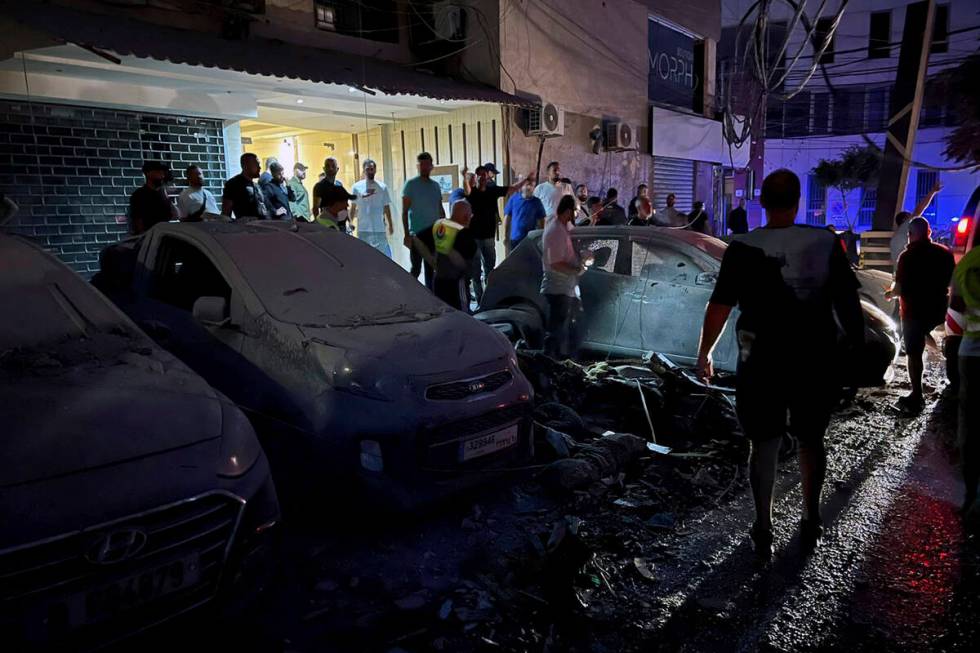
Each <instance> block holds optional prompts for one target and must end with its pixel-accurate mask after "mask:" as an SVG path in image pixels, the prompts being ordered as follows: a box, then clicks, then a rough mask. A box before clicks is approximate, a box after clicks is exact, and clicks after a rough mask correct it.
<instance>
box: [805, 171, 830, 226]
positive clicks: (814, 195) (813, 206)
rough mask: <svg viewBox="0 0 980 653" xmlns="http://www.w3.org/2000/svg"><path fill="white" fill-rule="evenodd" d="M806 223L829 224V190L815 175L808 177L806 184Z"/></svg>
mask: <svg viewBox="0 0 980 653" xmlns="http://www.w3.org/2000/svg"><path fill="white" fill-rule="evenodd" d="M806 223H807V224H812V225H818V226H821V227H822V226H824V225H825V224H827V189H826V188H825V187H824V185H823V184H822V183H820V180H819V179H817V176H816V175H814V174H811V175H809V176H808V178H807V184H806Z"/></svg>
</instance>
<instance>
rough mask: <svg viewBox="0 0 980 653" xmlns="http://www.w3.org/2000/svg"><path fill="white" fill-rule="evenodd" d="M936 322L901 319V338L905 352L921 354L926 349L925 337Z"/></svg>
mask: <svg viewBox="0 0 980 653" xmlns="http://www.w3.org/2000/svg"><path fill="white" fill-rule="evenodd" d="M937 326H939V325H938V324H933V323H932V321H931V320H919V319H915V318H903V319H902V340H903V341H904V342H905V353H906V354H907V355H909V356H913V357H915V356H922V352H924V351H925V350H926V337H927V336H928V335H929V334H930V333H931V332H932V330H933V329H935V328H936V327H937Z"/></svg>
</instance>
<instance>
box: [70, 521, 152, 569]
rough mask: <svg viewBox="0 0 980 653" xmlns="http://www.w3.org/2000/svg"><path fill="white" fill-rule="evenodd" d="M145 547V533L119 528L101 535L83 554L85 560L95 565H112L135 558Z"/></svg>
mask: <svg viewBox="0 0 980 653" xmlns="http://www.w3.org/2000/svg"><path fill="white" fill-rule="evenodd" d="M144 546H146V533H144V532H143V531H141V530H139V529H136V528H121V529H119V530H115V531H110V532H108V533H103V534H102V535H101V536H100V537H99V538H98V539H97V540H96V541H95V542H94V543H93V544H92V546H91V547H90V548H89V550H88V551H87V552H86V553H85V559H86V560H88V561H89V562H91V563H93V564H96V565H113V564H116V563H117V562H122V561H124V560H129V559H130V558H133V557H135V556H136V555H138V554H139V552H140V551H142V550H143V547H144Z"/></svg>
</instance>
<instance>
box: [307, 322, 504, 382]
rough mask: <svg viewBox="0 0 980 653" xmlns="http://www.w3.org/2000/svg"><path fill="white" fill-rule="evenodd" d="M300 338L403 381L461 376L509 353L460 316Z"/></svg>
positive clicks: (499, 339)
mask: <svg viewBox="0 0 980 653" xmlns="http://www.w3.org/2000/svg"><path fill="white" fill-rule="evenodd" d="M302 332H303V334H304V336H305V337H306V338H308V339H310V340H313V341H316V342H318V343H321V344H324V345H328V346H329V347H334V348H337V349H341V350H344V351H345V352H346V353H347V355H348V357H349V358H351V359H352V362H354V363H358V362H360V363H361V364H360V366H361V367H364V366H365V365H366V366H368V367H375V366H377V371H378V373H380V374H384V375H391V374H392V372H394V371H396V370H399V371H402V372H403V373H404V374H406V375H420V374H439V373H443V372H453V371H457V370H466V369H468V368H471V367H474V366H478V365H481V364H484V363H488V362H490V361H494V360H498V359H499V360H506V358H507V354H508V352H510V351H512V348H511V347H510V344H509V343H508V342H507V341H506V338H504V337H503V336H501V335H500V334H498V333H497V332H496V330H494V329H493V328H492V327H488V326H487V325H485V324H483V323H481V322H479V321H477V320H475V319H473V318H472V317H470V316H469V315H466V314H464V313H461V312H459V311H450V312H446V313H441V314H438V315H434V316H431V317H427V318H426V319H421V320H417V321H412V322H408V321H406V322H395V323H392V324H371V325H365V326H358V327H352V328H335V327H326V328H323V327H310V326H303V327H302ZM372 363H373V364H372Z"/></svg>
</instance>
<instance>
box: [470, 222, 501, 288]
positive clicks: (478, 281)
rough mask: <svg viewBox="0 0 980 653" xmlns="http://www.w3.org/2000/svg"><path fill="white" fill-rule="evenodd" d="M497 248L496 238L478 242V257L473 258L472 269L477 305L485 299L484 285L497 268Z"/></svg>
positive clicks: (480, 239)
mask: <svg viewBox="0 0 980 653" xmlns="http://www.w3.org/2000/svg"><path fill="white" fill-rule="evenodd" d="M496 247H497V241H496V239H494V238H478V239H477V241H476V256H474V257H473V264H472V267H471V268H470V279H471V280H472V282H473V293H474V294H475V295H476V303H477V304H479V303H480V301H481V300H482V299H483V288H484V284H486V282H487V280H488V279H489V278H490V273H491V272H493V269H494V268H495V267H496V266H497V249H496ZM481 267H482V273H481V270H480V268H481Z"/></svg>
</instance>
